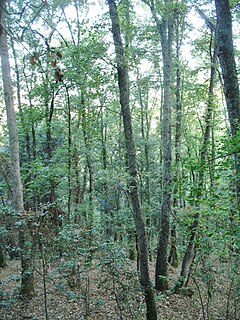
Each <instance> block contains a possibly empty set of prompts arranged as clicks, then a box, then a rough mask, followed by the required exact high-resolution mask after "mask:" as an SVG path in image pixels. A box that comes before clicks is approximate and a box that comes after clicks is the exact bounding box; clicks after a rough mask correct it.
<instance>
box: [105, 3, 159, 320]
mask: <svg viewBox="0 0 240 320" xmlns="http://www.w3.org/2000/svg"><path fill="white" fill-rule="evenodd" d="M108 6H109V14H110V18H111V23H112V35H113V40H114V46H115V53H116V59H117V60H116V61H117V72H118V87H119V93H120V105H121V112H122V117H123V126H124V135H125V144H126V151H127V160H128V170H129V182H128V183H129V194H130V199H131V204H132V208H133V214H134V221H135V226H136V233H137V240H138V249H139V264H140V282H141V285H142V287H143V291H144V296H145V302H146V307H147V319H148V320H155V319H157V311H156V305H155V299H154V292H153V288H152V284H151V280H150V276H149V267H148V244H147V236H146V230H145V225H144V219H143V213H142V209H141V205H140V199H139V194H138V182H137V179H138V178H137V160H136V149H135V142H134V137H133V128H132V122H131V112H130V104H129V86H128V81H129V79H128V66H127V61H126V56H125V52H124V48H123V43H122V38H121V31H120V25H119V18H118V12H117V6H116V3H115V1H114V0H108Z"/></svg>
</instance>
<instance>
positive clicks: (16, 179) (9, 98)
mask: <svg viewBox="0 0 240 320" xmlns="http://www.w3.org/2000/svg"><path fill="white" fill-rule="evenodd" d="M5 11H6V1H5V0H1V1H0V54H1V62H2V74H3V75H4V76H3V89H4V100H5V105H6V110H7V125H8V133H9V146H10V159H11V179H12V193H13V207H14V210H15V213H16V214H18V215H20V216H21V214H23V212H24V202H23V187H22V181H21V174H20V163H19V143H18V132H17V126H16V115H15V109H14V96H13V89H12V81H11V73H10V62H9V53H8V43H7V30H6V20H5ZM24 227H25V226H24V224H23V225H22V226H21V227H20V228H19V244H20V248H21V250H22V251H21V263H22V283H21V294H22V295H23V296H27V297H29V296H32V295H33V294H34V286H33V270H32V261H31V258H30V257H29V255H28V254H27V253H26V250H25V248H26V246H25V240H26V239H25V235H26V233H27V232H26V230H24Z"/></svg>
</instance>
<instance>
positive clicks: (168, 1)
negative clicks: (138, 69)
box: [144, 0, 173, 291]
mask: <svg viewBox="0 0 240 320" xmlns="http://www.w3.org/2000/svg"><path fill="white" fill-rule="evenodd" d="M144 2H145V3H147V5H148V6H149V7H150V9H151V12H152V15H153V18H154V20H155V23H156V25H157V29H158V33H159V37H160V42H161V47H162V59H163V105H162V171H163V176H162V205H161V213H160V233H159V243H158V252H157V262H156V273H155V285H156V289H157V290H159V291H166V290H167V289H168V279H167V276H168V272H167V265H168V256H167V255H168V240H169V219H170V215H171V210H172V208H171V192H172V190H171V189H172V188H171V182H172V154H171V152H172V138H171V73H172V32H173V22H172V5H173V3H172V0H165V2H164V5H165V7H164V9H163V10H164V13H163V14H162V17H161V20H160V19H159V16H158V14H157V9H156V6H157V4H158V3H157V1H154V0H149V1H144Z"/></svg>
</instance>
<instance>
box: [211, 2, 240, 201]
mask: <svg viewBox="0 0 240 320" xmlns="http://www.w3.org/2000/svg"><path fill="white" fill-rule="evenodd" d="M215 6H216V13H217V44H218V58H219V62H220V66H221V69H222V76H223V85H224V95H225V100H226V104H227V110H228V117H229V122H230V127H231V134H232V136H236V134H237V132H238V131H239V125H240V92H239V83H238V75H237V68H236V63H235V56H234V46H233V38H232V17H231V11H230V5H229V0H215ZM235 170H236V180H235V182H234V185H235V190H236V198H237V205H239V201H240V155H239V152H236V156H235Z"/></svg>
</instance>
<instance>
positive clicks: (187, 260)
mask: <svg viewBox="0 0 240 320" xmlns="http://www.w3.org/2000/svg"><path fill="white" fill-rule="evenodd" d="M216 59H217V56H216V47H214V52H213V55H212V53H211V72H210V83H209V89H208V102H207V110H206V116H205V130H204V134H203V144H202V149H201V152H200V170H199V174H198V179H197V188H196V191H195V192H196V194H195V198H196V201H195V210H196V213H195V216H194V220H193V223H192V225H191V227H190V237H189V241H188V245H187V248H186V251H185V254H184V257H183V261H182V267H181V273H180V278H179V281H178V282H177V284H176V286H175V291H176V292H177V291H178V290H179V288H180V287H182V286H183V285H184V281H185V279H186V276H187V273H188V269H189V265H190V263H191V258H192V253H193V248H194V240H195V238H196V234H197V229H198V224H199V217H200V208H199V206H200V200H201V197H202V194H203V183H204V174H205V167H206V158H207V152H208V142H209V139H210V133H211V118H212V110H213V93H214V81H215V74H216Z"/></svg>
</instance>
